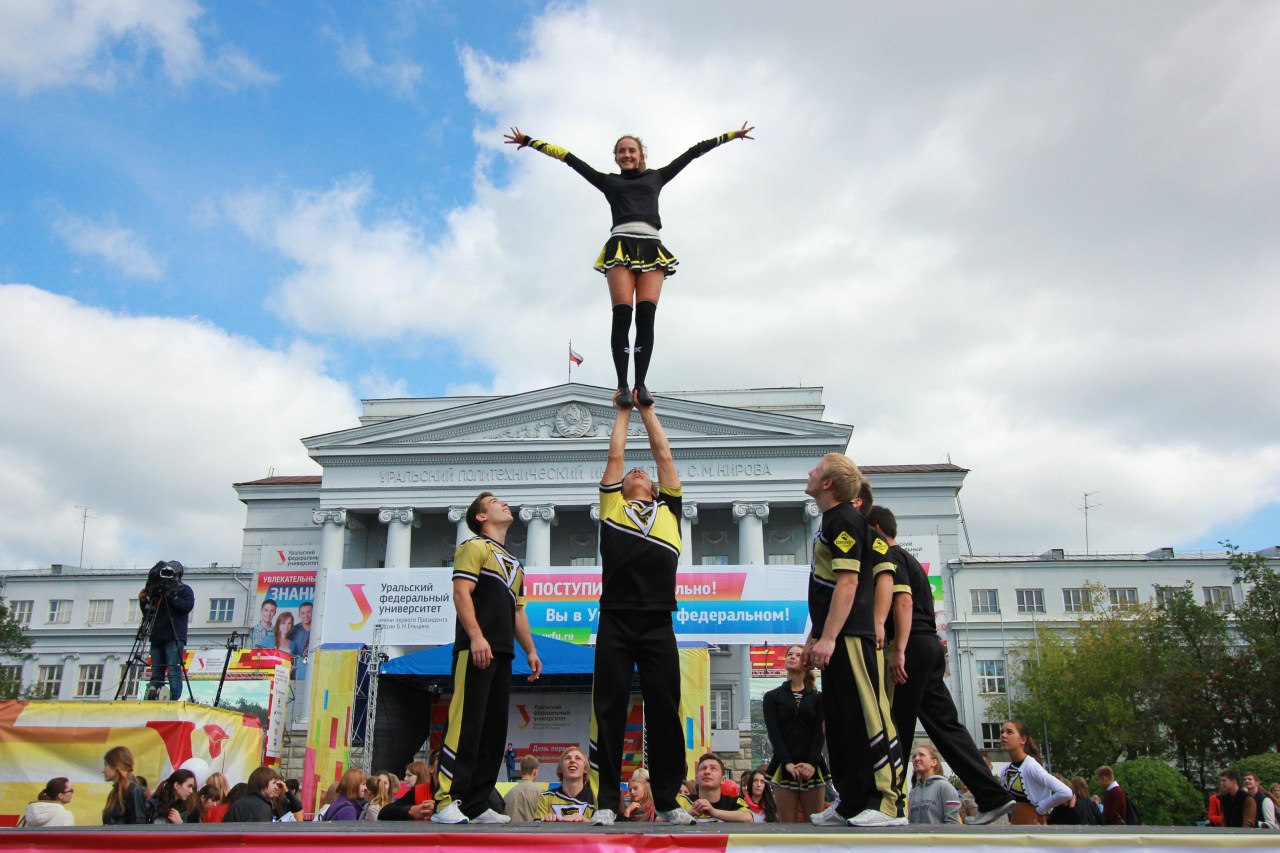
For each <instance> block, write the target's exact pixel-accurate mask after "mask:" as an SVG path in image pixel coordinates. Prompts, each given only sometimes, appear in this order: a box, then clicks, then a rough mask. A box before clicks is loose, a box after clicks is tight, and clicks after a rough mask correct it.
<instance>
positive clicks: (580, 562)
mask: <svg viewBox="0 0 1280 853" xmlns="http://www.w3.org/2000/svg"><path fill="white" fill-rule="evenodd" d="M599 562H600V560H599V558H597V557H574V558H572V559H570V560H569V565H571V566H594V565H596V564H597V563H599Z"/></svg>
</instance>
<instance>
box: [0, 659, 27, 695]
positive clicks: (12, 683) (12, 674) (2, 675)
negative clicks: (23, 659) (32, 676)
mask: <svg viewBox="0 0 1280 853" xmlns="http://www.w3.org/2000/svg"><path fill="white" fill-rule="evenodd" d="M21 686H22V664H20V663H7V664H4V665H3V666H0V687H4V688H5V689H7V690H12V691H14V692H15V693H16V692H17V690H18V688H20V687H21Z"/></svg>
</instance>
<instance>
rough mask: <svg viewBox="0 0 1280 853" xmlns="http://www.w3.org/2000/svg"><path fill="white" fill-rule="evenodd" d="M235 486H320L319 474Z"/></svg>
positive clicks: (248, 482)
mask: <svg viewBox="0 0 1280 853" xmlns="http://www.w3.org/2000/svg"><path fill="white" fill-rule="evenodd" d="M232 485H233V486H318V485H320V475H319V474H301V475H295V476H284V477H282V476H277V477H263V478H262V479H261V480H246V481H244V482H243V483H232Z"/></svg>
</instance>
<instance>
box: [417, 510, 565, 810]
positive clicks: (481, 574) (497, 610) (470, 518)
mask: <svg viewBox="0 0 1280 853" xmlns="http://www.w3.org/2000/svg"><path fill="white" fill-rule="evenodd" d="M513 520H514V519H513V516H512V514H511V507H510V506H509V505H508V504H507V502H506V501H503V500H500V499H498V498H496V497H494V496H493V495H492V494H491V493H489V492H481V493H480V496H479V497H477V498H476V499H475V500H474V501H472V502H471V505H470V506H469V507H467V527H469V528H470V529H471V532H472V533H475V534H476V536H475V538H473V539H468V540H467V541H465V542H463V543H462V544H461V545H459V546H458V550H457V551H456V552H455V553H454V555H453V606H454V609H455V610H456V611H457V625H456V628H455V631H454V641H453V697H452V698H451V699H450V700H449V719H448V721H447V723H446V724H445V730H444V742H443V744H442V745H441V747H440V772H439V782H438V784H437V786H436V792H435V794H436V796H435V802H436V807H435V812H434V813H433V814H432V815H431V820H432V822H434V823H467V822H468V821H473V822H475V823H507V822H509V821H510V820H511V818H509V817H507V816H506V815H503V814H498V813H497V812H495V811H494V810H493V809H491V808H489V800H490V796H491V795H492V794H493V789H494V785H495V784H496V783H497V781H498V768H499V767H500V766H501V765H502V752H503V750H502V739H503V738H504V737H506V736H507V707H508V704H509V699H510V695H511V661H512V659H514V657H515V643H516V641H519V643H520V647H521V648H522V649H524V652H525V655H526V656H527V657H528V658H529V672H530V675H529V680H530V681H536V680H537V678H538V676H539V675H541V673H542V661H541V660H540V659H539V658H538V652H537V650H536V649H535V648H534V646H533V635H532V633H531V632H530V630H529V618H528V617H527V616H526V615H525V612H524V567H523V566H521V565H520V561H519V560H517V559H516V558H515V557H513V556H512V555H511V554H510V553H508V552H507V549H506V548H505V547H504V546H503V543H505V542H506V538H507V529H508V528H509V527H510V526H511V522H512V521H513Z"/></svg>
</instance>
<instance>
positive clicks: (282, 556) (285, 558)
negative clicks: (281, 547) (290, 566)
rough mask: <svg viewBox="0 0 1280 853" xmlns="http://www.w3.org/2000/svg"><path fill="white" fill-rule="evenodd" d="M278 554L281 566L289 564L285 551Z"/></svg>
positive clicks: (277, 552)
mask: <svg viewBox="0 0 1280 853" xmlns="http://www.w3.org/2000/svg"><path fill="white" fill-rule="evenodd" d="M276 554H277V555H279V557H280V565H281V566H284V565H285V564H286V563H288V562H289V558H288V557H286V556H285V554H284V551H276Z"/></svg>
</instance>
